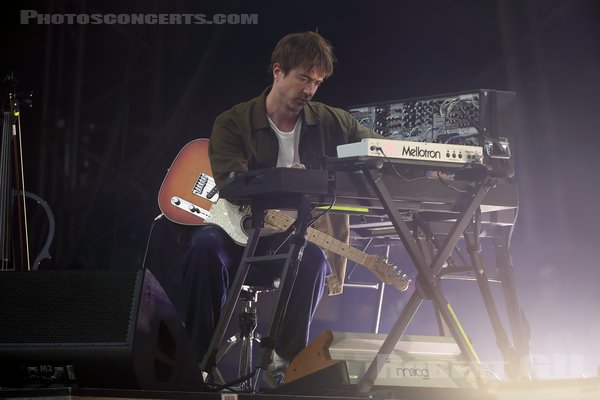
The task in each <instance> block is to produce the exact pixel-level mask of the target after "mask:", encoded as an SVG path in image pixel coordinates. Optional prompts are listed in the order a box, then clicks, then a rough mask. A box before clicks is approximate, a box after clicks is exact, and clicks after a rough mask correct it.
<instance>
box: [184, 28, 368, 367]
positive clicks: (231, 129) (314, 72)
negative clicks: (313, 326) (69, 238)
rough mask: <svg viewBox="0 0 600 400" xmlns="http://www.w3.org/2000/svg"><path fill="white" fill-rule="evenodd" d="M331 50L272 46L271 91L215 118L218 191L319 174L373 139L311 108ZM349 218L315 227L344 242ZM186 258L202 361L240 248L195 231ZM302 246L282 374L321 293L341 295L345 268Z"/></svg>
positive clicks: (297, 43) (288, 42)
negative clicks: (250, 178) (240, 182)
mask: <svg viewBox="0 0 600 400" xmlns="http://www.w3.org/2000/svg"><path fill="white" fill-rule="evenodd" d="M334 61H335V58H334V56H333V51H332V47H331V45H330V44H329V43H328V42H327V41H326V40H325V39H324V38H323V37H321V36H320V35H319V34H318V33H315V32H303V33H294V34H290V35H287V36H285V37H284V38H283V39H281V40H280V41H279V43H278V44H277V46H276V47H275V49H274V51H273V54H272V57H271V66H270V68H269V70H270V73H272V75H273V85H272V87H269V88H267V89H266V90H265V91H264V92H263V93H262V94H261V95H260V96H258V97H256V98H254V99H252V100H250V101H247V102H245V103H241V104H238V105H236V106H234V107H233V108H232V109H230V110H228V111H226V112H225V113H223V114H221V115H219V116H218V117H217V118H216V120H215V122H214V125H213V131H212V135H211V138H210V145H209V156H210V161H211V167H212V171H213V175H214V178H215V180H216V183H217V186H218V187H223V186H224V185H226V184H227V182H228V179H229V177H230V176H231V174H232V173H233V174H237V173H241V172H244V171H248V170H253V169H265V168H274V167H298V168H310V169H322V160H323V156H324V155H327V156H335V155H336V147H337V145H340V144H344V143H348V142H354V141H359V140H360V139H361V138H365V137H377V134H376V133H374V132H373V131H371V130H369V129H367V128H365V127H363V126H361V125H359V124H358V123H357V121H356V120H355V119H354V118H353V117H352V116H351V115H350V114H348V113H347V112H345V111H343V110H341V109H338V108H333V107H329V106H326V105H324V104H321V103H316V102H311V100H312V98H313V96H314V95H315V93H316V92H317V89H318V88H319V86H320V85H321V84H322V83H323V81H324V80H325V79H326V78H327V77H329V76H330V75H331V74H332V72H333V63H334ZM347 225H348V224H347V217H346V216H343V215H326V216H324V217H322V218H320V219H319V220H318V221H317V223H316V224H315V225H314V226H315V228H317V229H322V230H325V231H327V232H328V233H332V234H334V235H335V236H336V237H337V238H338V239H340V240H346V241H347V240H348V227H347ZM278 239H280V236H279V235H276V236H274V237H266V238H262V239H261V241H260V244H259V249H260V251H267V250H268V249H269V248H270V246H271V245H272V244H273V243H278ZM186 244H187V248H188V250H187V253H186V254H185V258H184V271H185V272H184V275H185V276H184V282H185V286H186V287H185V297H186V299H187V300H186V301H187V303H188V311H187V315H186V327H187V329H188V332H189V333H190V334H191V337H192V340H193V341H194V342H195V345H196V346H197V355H198V358H199V359H202V356H203V354H204V352H205V351H206V350H207V348H208V345H209V343H210V339H211V336H212V333H213V331H214V328H215V326H216V324H217V322H218V319H219V315H220V311H221V307H222V305H223V304H224V302H225V295H226V289H227V287H228V284H229V280H230V278H233V276H234V275H235V271H236V270H237V267H238V265H239V263H240V260H241V256H242V253H243V248H242V247H241V246H238V245H236V244H235V243H234V242H233V241H232V240H231V239H230V238H229V237H228V236H227V234H226V233H225V232H224V231H223V230H221V229H220V228H218V227H214V226H206V227H201V228H198V229H197V230H195V231H194V232H193V233H192V234H191V235H190V236H189V238H188V240H187V243H186ZM329 259H330V260H331V261H332V265H333V266H334V269H333V273H332V269H331V267H330V263H329V262H328V260H327V258H326V256H325V254H324V252H323V251H322V250H321V249H320V248H318V247H317V246H315V245H313V244H311V243H309V244H307V246H306V248H305V250H304V255H303V258H302V261H301V263H300V265H299V271H298V276H297V278H296V280H295V284H294V288H293V291H292V293H291V297H290V302H289V304H288V307H287V311H286V313H285V316H284V319H283V321H282V324H281V329H280V331H279V338H278V341H277V343H276V345H275V354H274V365H273V366H272V367H273V368H271V366H270V369H277V367H279V366H281V367H284V366H285V365H286V364H287V362H289V361H290V360H291V359H292V358H293V357H294V356H295V355H296V354H298V352H300V351H301V350H302V349H303V348H304V347H305V346H306V344H307V341H308V337H309V327H310V323H311V321H312V318H313V316H314V313H315V311H316V308H317V305H318V304H319V301H320V300H321V297H322V295H323V292H324V287H325V281H326V277H327V284H328V288H329V293H330V294H337V293H340V292H341V289H342V281H343V277H344V269H345V264H344V262H343V260H341V259H340V258H335V257H333V256H331V257H329ZM281 267H282V265H266V266H265V265H263V264H260V265H256V266H252V267H251V269H250V272H249V275H248V280H259V281H263V282H267V281H268V280H269V279H270V280H271V281H272V280H273V278H274V277H276V276H277V274H278V273H280V271H281Z"/></svg>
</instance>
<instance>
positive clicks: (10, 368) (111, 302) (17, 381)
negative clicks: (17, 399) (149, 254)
mask: <svg viewBox="0 0 600 400" xmlns="http://www.w3.org/2000/svg"><path fill="white" fill-rule="evenodd" d="M0 318H1V320H2V323H1V325H0V385H1V386H2V387H5V388H6V387H35V386H50V385H62V384H64V385H71V386H78V387H96V388H117V389H121V388H123V389H145V390H196V389H201V387H202V385H203V383H202V377H201V376H202V375H201V372H200V370H199V368H198V367H197V365H198V364H197V362H196V360H194V359H193V357H192V354H193V352H192V351H191V348H190V342H189V339H188V337H187V334H186V332H185V328H184V326H183V324H182V323H181V321H180V319H179V318H178V316H177V314H176V312H175V310H174V308H173V305H172V303H171V301H170V300H169V298H168V297H167V295H166V294H165V292H164V290H163V289H162V287H161V286H160V284H159V283H158V281H157V280H156V278H155V277H154V276H153V275H152V273H151V272H150V271H148V270H137V271H31V272H21V271H6V272H2V273H0Z"/></svg>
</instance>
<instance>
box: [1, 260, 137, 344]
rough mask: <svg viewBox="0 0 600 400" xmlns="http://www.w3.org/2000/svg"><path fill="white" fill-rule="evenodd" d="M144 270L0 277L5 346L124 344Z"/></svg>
mask: <svg viewBox="0 0 600 400" xmlns="http://www.w3.org/2000/svg"><path fill="white" fill-rule="evenodd" d="M141 278H142V274H141V272H140V271H31V272H23V271H7V272H2V273H0V318H1V321H2V322H1V323H0V345H3V344H13V345H14V344H31V345H36V344H37V345H46V344H58V343H60V344H65V343H71V344H78V343H81V344H89V343H95V344H123V343H127V342H128V341H129V340H130V339H131V338H130V337H129V336H128V335H129V333H130V332H133V329H130V328H131V327H132V324H133V323H134V321H132V319H133V318H134V316H135V315H136V314H135V312H134V311H137V310H134V308H137V304H138V302H139V296H138V298H136V296H135V294H136V292H137V291H136V289H137V288H139V286H140V285H141Z"/></svg>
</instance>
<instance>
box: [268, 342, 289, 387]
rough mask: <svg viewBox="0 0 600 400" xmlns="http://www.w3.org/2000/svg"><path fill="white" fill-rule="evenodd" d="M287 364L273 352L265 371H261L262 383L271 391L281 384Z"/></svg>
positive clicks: (286, 361) (287, 362)
mask: <svg viewBox="0 0 600 400" xmlns="http://www.w3.org/2000/svg"><path fill="white" fill-rule="evenodd" d="M289 364H290V362H289V361H288V360H286V359H285V358H283V357H281V356H280V355H279V354H277V352H276V351H273V360H271V362H270V363H269V365H268V366H267V369H266V370H265V371H263V376H262V378H263V382H264V383H265V384H267V386H269V387H270V388H271V389H273V388H275V387H277V386H278V385H280V384H281V383H283V374H284V372H285V370H286V369H287V367H288V365H289Z"/></svg>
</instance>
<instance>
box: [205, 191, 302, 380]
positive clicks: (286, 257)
mask: <svg viewBox="0 0 600 400" xmlns="http://www.w3.org/2000/svg"><path fill="white" fill-rule="evenodd" d="M251 207H252V221H253V227H254V230H253V232H252V236H251V237H250V238H249V240H248V243H247V244H246V247H245V249H244V254H243V256H242V259H241V262H240V265H239V267H238V270H237V273H236V275H235V278H234V280H233V282H232V283H231V285H230V287H229V290H228V293H227V300H226V303H225V305H224V307H223V309H222V311H221V316H220V318H219V322H218V324H217V327H216V328H215V332H214V334H213V336H212V339H211V342H210V345H209V347H208V350H207V352H206V354H205V356H204V358H203V360H202V363H201V364H200V369H201V370H202V371H205V372H208V373H210V372H212V371H213V370H214V369H215V368H216V358H217V354H218V352H219V348H220V346H221V344H222V343H223V338H224V337H225V334H226V330H227V327H228V326H229V323H230V321H231V317H232V315H233V313H234V311H235V308H236V305H237V302H238V298H239V296H240V292H241V290H242V285H243V284H244V281H245V279H246V276H247V275H248V271H249V269H250V266H251V265H253V264H259V263H261V262H269V261H274V260H283V261H284V266H283V269H282V273H281V283H280V287H279V290H278V291H277V292H276V293H277V294H276V299H275V304H276V306H275V309H274V311H273V314H272V318H271V321H270V324H269V328H268V331H267V334H266V335H265V336H263V337H262V338H261V347H263V353H262V357H261V361H260V363H259V364H258V366H257V368H256V370H255V371H254V372H253V373H251V374H250V375H249V376H245V377H239V379H238V380H237V381H236V382H239V381H246V380H250V382H251V383H252V380H254V385H256V383H257V382H258V379H255V378H257V377H258V375H259V374H260V370H265V369H266V368H267V366H268V365H269V363H270V362H271V360H272V357H273V351H274V349H275V343H276V342H277V337H278V334H279V330H280V325H281V322H282V321H283V317H284V315H285V311H286V308H287V304H288V302H289V299H290V294H291V291H292V288H293V286H294V281H295V280H296V276H297V274H298V265H299V263H300V260H301V259H302V251H303V249H304V247H305V246H306V231H307V229H308V227H309V221H310V218H311V209H312V206H311V204H310V201H309V198H308V196H307V195H303V194H295V195H290V196H284V197H279V196H275V197H270V198H267V197H263V198H258V199H255V200H253V201H252V205H251ZM277 208H279V209H281V208H294V209H297V210H298V218H297V223H296V229H295V232H294V234H293V235H292V236H291V239H290V240H291V244H290V246H289V249H288V252H287V253H284V254H275V255H265V256H256V255H255V251H256V247H257V245H258V240H259V238H260V235H261V232H262V229H263V227H264V215H265V211H266V210H268V209H277Z"/></svg>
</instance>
